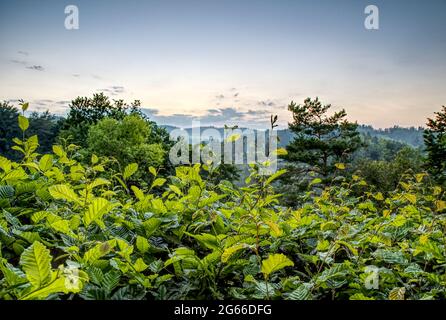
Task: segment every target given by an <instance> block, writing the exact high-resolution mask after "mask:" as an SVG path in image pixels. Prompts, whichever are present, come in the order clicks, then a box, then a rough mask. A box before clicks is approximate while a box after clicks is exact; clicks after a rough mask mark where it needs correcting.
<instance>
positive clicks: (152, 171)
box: [149, 167, 156, 177]
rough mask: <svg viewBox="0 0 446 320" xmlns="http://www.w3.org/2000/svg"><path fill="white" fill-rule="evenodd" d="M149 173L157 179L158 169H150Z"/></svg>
mask: <svg viewBox="0 0 446 320" xmlns="http://www.w3.org/2000/svg"><path fill="white" fill-rule="evenodd" d="M149 172H150V173H151V174H152V175H153V176H154V177H156V169H155V168H154V167H149Z"/></svg>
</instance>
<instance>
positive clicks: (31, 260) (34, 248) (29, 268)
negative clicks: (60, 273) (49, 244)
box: [20, 241, 51, 288]
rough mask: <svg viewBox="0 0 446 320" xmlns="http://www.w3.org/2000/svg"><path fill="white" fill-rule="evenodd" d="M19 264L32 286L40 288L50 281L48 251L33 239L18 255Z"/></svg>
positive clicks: (49, 256) (49, 257)
mask: <svg viewBox="0 0 446 320" xmlns="http://www.w3.org/2000/svg"><path fill="white" fill-rule="evenodd" d="M20 265H21V267H22V269H23V271H25V274H26V278H27V279H28V281H29V282H30V283H31V284H32V286H33V287H34V288H41V287H43V286H44V285H46V284H47V283H49V282H50V281H51V255H50V251H49V250H48V249H47V248H46V247H45V246H44V245H43V244H41V243H40V242H38V241H35V242H34V243H33V244H32V245H31V246H29V247H28V248H27V249H25V251H23V253H22V255H21V256H20Z"/></svg>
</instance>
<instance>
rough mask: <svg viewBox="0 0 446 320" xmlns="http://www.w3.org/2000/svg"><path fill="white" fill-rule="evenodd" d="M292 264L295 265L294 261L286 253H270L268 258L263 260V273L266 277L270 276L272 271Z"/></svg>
mask: <svg viewBox="0 0 446 320" xmlns="http://www.w3.org/2000/svg"><path fill="white" fill-rule="evenodd" d="M292 266H294V263H293V261H291V260H290V259H288V258H287V257H286V256H285V255H284V254H281V253H276V254H270V255H269V257H268V259H266V260H263V261H262V273H263V274H264V275H265V277H268V276H269V275H270V274H271V273H274V272H276V271H278V270H280V269H283V268H285V267H292Z"/></svg>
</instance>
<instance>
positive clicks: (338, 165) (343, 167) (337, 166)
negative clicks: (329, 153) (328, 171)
mask: <svg viewBox="0 0 446 320" xmlns="http://www.w3.org/2000/svg"><path fill="white" fill-rule="evenodd" d="M335 167H336V168H337V169H339V170H345V164H343V163H336V164H335Z"/></svg>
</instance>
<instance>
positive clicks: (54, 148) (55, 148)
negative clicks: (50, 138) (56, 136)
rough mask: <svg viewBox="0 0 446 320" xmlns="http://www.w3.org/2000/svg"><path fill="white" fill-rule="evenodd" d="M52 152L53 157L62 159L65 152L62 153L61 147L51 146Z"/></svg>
mask: <svg viewBox="0 0 446 320" xmlns="http://www.w3.org/2000/svg"><path fill="white" fill-rule="evenodd" d="M53 152H54V154H55V155H57V156H59V157H63V156H64V155H65V152H64V151H63V149H62V147H61V146H59V145H57V144H56V145H54V146H53Z"/></svg>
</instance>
